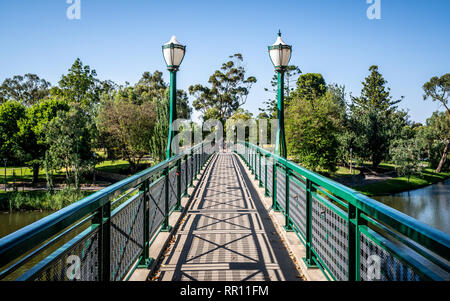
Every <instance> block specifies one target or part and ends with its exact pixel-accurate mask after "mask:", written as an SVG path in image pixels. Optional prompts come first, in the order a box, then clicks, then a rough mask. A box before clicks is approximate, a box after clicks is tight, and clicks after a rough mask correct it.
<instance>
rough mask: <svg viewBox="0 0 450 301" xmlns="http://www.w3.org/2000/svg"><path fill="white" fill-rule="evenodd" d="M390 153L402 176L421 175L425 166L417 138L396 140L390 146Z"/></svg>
mask: <svg viewBox="0 0 450 301" xmlns="http://www.w3.org/2000/svg"><path fill="white" fill-rule="evenodd" d="M389 153H390V155H391V157H392V162H393V163H394V164H395V165H397V166H396V168H395V169H396V170H397V172H398V173H399V175H401V176H407V177H408V183H409V179H410V177H411V176H412V175H420V174H421V172H422V170H423V166H422V163H421V161H420V148H419V147H418V144H417V142H416V140H415V139H404V140H395V141H393V143H392V144H391V146H390V150H389Z"/></svg>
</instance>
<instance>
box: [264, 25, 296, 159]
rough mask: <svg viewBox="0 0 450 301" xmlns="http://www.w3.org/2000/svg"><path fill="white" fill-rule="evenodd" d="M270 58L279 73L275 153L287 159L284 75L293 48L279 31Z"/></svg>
mask: <svg viewBox="0 0 450 301" xmlns="http://www.w3.org/2000/svg"><path fill="white" fill-rule="evenodd" d="M268 48H269V56H270V59H271V60H272V63H273V65H274V67H275V71H276V72H277V82H278V85H277V90H278V97H277V118H278V129H277V137H276V142H275V153H276V154H277V155H279V156H281V157H283V158H286V155H287V150H286V136H285V133H284V73H285V71H286V68H287V66H288V64H289V60H290V59H291V53H292V46H290V45H287V44H286V43H285V42H283V40H282V39H281V32H280V31H278V38H277V40H276V41H275V43H274V44H273V45H272V46H269V47H268Z"/></svg>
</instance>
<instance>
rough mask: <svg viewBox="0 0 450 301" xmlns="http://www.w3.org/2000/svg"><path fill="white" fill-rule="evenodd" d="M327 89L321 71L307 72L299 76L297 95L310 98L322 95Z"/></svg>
mask: <svg viewBox="0 0 450 301" xmlns="http://www.w3.org/2000/svg"><path fill="white" fill-rule="evenodd" d="M326 91H327V86H326V83H325V79H324V78H323V76H322V74H320V73H306V74H302V75H300V76H299V77H298V80H297V89H296V90H295V92H294V93H295V96H293V97H299V98H304V99H308V100H312V99H316V98H319V97H322V96H323V95H324V94H325V92H326Z"/></svg>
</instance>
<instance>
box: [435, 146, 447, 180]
mask: <svg viewBox="0 0 450 301" xmlns="http://www.w3.org/2000/svg"><path fill="white" fill-rule="evenodd" d="M449 144H450V140H448V141H447V144H445V148H444V153H443V154H442V157H441V161H439V165H438V167H437V168H436V172H437V173H440V172H441V170H442V167H443V166H444V164H445V160H446V159H447V155H448V146H449Z"/></svg>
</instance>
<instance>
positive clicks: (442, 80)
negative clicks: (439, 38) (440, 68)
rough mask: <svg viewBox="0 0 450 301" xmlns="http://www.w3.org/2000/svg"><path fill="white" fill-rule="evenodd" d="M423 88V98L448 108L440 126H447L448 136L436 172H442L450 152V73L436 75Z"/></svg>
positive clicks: (444, 140)
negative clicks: (449, 101) (449, 98)
mask: <svg viewBox="0 0 450 301" xmlns="http://www.w3.org/2000/svg"><path fill="white" fill-rule="evenodd" d="M423 90H424V92H425V94H424V95H423V99H424V100H426V99H428V98H431V99H432V100H433V101H438V102H440V103H442V105H443V106H444V107H445V109H446V115H447V119H446V120H445V119H444V120H443V124H441V125H440V126H439V127H440V128H446V129H447V135H445V136H447V137H444V138H443V140H442V143H443V145H444V146H443V148H444V149H443V151H442V155H441V159H440V161H439V164H438V166H437V167H436V172H438V173H439V172H441V171H442V167H443V166H444V164H445V161H446V160H447V156H448V153H449V148H450V134H448V133H450V130H449V129H450V109H449V106H448V95H449V93H450V73H446V74H444V75H442V76H441V77H437V76H434V77H432V78H431V79H430V81H428V82H427V83H425V84H424V85H423Z"/></svg>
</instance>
